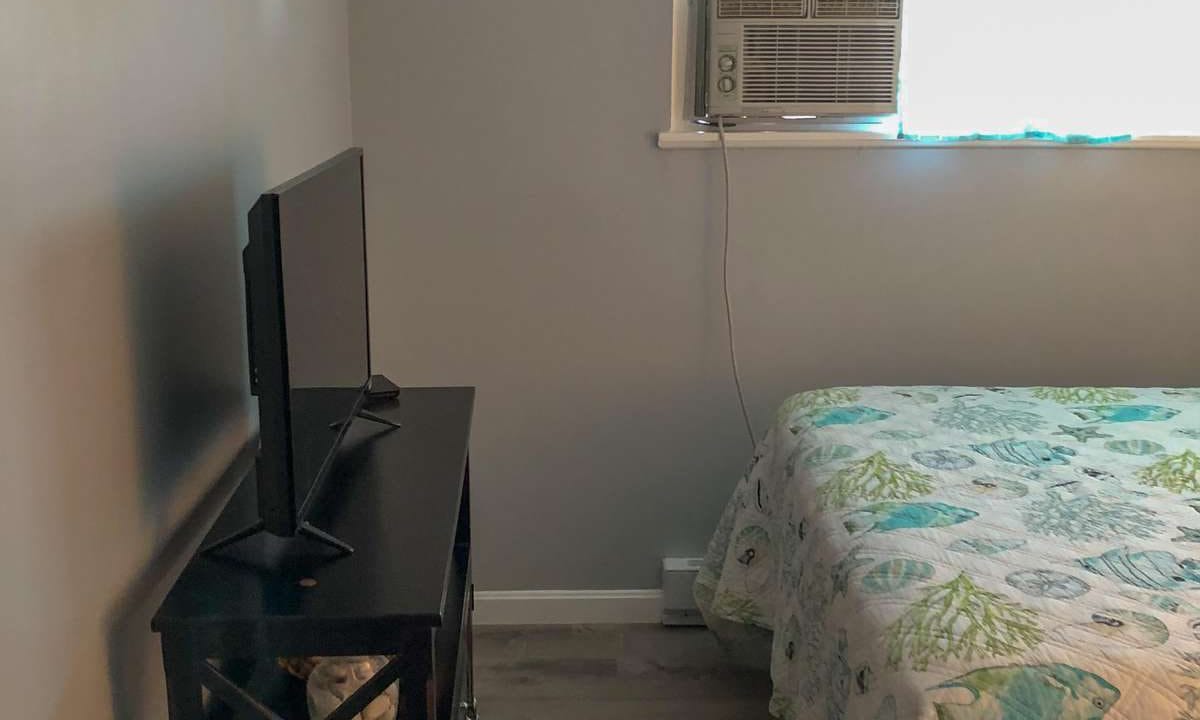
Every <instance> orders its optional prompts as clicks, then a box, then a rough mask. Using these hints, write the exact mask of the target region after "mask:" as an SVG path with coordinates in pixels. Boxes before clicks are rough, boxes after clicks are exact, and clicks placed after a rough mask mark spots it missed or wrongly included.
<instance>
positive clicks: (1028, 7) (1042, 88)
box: [660, 0, 1200, 147]
mask: <svg viewBox="0 0 1200 720" xmlns="http://www.w3.org/2000/svg"><path fill="white" fill-rule="evenodd" d="M709 1H710V2H711V1H713V0H709ZM812 5H813V3H812V2H811V0H810V2H809V3H808V6H812ZM700 7H703V2H698V0H675V57H674V75H673V77H674V94H673V98H672V106H673V114H672V118H673V119H672V131H673V132H669V133H663V135H662V136H660V145H661V146H663V147H703V146H707V145H710V144H711V143H712V142H713V138H712V137H709V136H703V135H702V136H699V137H694V136H695V135H696V132H697V130H698V128H697V126H696V125H695V124H694V123H693V122H692V112H693V110H692V108H693V107H694V101H693V99H692V96H691V92H692V89H693V88H694V85H695V77H696V75H695V72H694V69H695V63H696V61H697V58H696V57H695V56H694V53H695V42H694V39H695V32H696V29H697V26H696V13H697V12H698V9H699V8H700ZM806 17H807V13H806ZM812 17H814V18H815V17H816V15H813V16H812ZM810 22H811V21H810ZM1196 28H1200V2H1197V1H1196V0H1138V2H1129V1H1128V0H1088V1H1087V2H1085V1H1084V0H1054V2H1048V3H1034V4H1030V3H1023V4H1022V3H1018V4H1012V3H983V2H978V1H977V0H904V2H903V25H902V37H903V41H902V45H901V52H900V73H899V113H898V115H897V116H896V117H895V118H890V119H889V120H890V122H885V123H883V124H879V125H858V126H853V127H851V126H845V125H838V124H837V123H836V122H831V121H830V119H828V118H823V119H818V120H802V121H795V122H782V123H781V122H774V123H770V124H767V125H764V126H759V125H755V124H754V123H742V124H741V127H740V128H739V130H752V129H765V130H770V131H779V130H816V132H809V133H804V134H803V136H804V138H803V139H798V140H793V139H792V138H796V137H798V136H801V135H802V134H801V133H782V134H781V133H778V132H776V133H775V134H774V135H772V136H770V137H768V133H751V132H745V133H741V137H740V138H739V141H740V142H739V144H744V145H759V146H771V145H789V144H813V143H816V144H853V145H869V144H876V143H879V142H886V141H888V140H889V139H890V140H892V141H894V140H895V139H896V138H897V137H898V136H899V137H903V138H905V139H909V140H914V141H933V142H937V141H971V140H996V139H1006V140H1021V141H1024V140H1056V141H1068V142H1085V143H1109V142H1111V141H1119V140H1128V139H1131V138H1139V139H1143V143H1142V146H1150V145H1160V146H1163V147H1180V146H1186V147H1191V146H1193V145H1194V146H1195V147H1200V142H1197V140H1198V139H1200V92H1197V91H1196V89H1195V88H1196V87H1197V83H1196V80H1195V68H1196V65H1197V63H1196V60H1197V58H1196V55H1197V51H1196V50H1195V48H1196V44H1195V40H1194V37H1195V32H1196ZM864 130H865V131H866V132H863V131H864ZM781 135H784V136H790V137H789V138H788V139H782V138H781ZM754 136H758V137H754ZM1166 136H1184V137H1182V138H1177V139H1171V138H1169V137H1166ZM813 138H816V139H815V140H814V139H813ZM856 138H857V139H856ZM1146 138H1151V139H1152V140H1150V141H1147V140H1146ZM981 144H982V143H981Z"/></svg>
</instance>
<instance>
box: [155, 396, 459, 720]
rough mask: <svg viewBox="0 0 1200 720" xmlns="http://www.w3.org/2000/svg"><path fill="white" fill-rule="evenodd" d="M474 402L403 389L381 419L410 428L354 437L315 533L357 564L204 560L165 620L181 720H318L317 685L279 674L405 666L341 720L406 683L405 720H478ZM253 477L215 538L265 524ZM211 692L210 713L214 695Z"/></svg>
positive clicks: (254, 545)
mask: <svg viewBox="0 0 1200 720" xmlns="http://www.w3.org/2000/svg"><path fill="white" fill-rule="evenodd" d="M473 403H474V390H473V389H472V388H428V389H404V390H401V392H400V395H399V397H397V398H396V400H395V401H392V402H389V403H385V404H380V405H372V406H371V410H372V411H373V412H375V413H378V414H379V415H380V416H382V417H384V418H387V419H388V420H391V421H394V422H398V423H400V425H401V426H402V427H401V429H399V430H392V431H390V432H387V431H380V430H377V429H375V427H374V426H372V425H370V424H368V423H361V424H357V423H356V424H355V425H354V426H353V427H352V428H351V429H350V430H349V431H348V432H347V434H346V438H345V441H344V442H343V445H342V448H341V450H340V452H339V455H338V458H337V460H336V464H335V466H334V469H333V471H332V473H331V474H330V476H329V479H328V480H327V482H326V485H325V487H324V489H323V492H322V496H323V497H322V499H321V501H320V502H318V504H317V505H316V506H315V509H314V511H313V513H312V520H313V522H314V523H316V524H318V525H319V526H320V527H323V528H328V529H329V532H330V533H331V534H333V535H335V536H337V537H338V538H343V539H345V540H346V542H348V543H351V544H352V545H353V546H354V548H355V550H356V552H355V553H354V554H353V555H349V556H346V555H343V554H341V553H338V552H337V551H336V550H332V549H327V548H324V547H322V546H320V545H316V544H312V543H306V542H305V541H304V540H303V539H291V540H282V539H279V538H275V537H272V536H268V535H257V536H254V537H250V538H247V539H245V540H243V541H242V542H240V543H238V544H237V545H235V546H231V547H228V548H226V549H224V550H223V551H222V552H221V553H220V554H217V555H199V554H197V555H196V556H195V557H193V558H192V560H191V562H189V563H188V566H187V568H186V569H185V570H184V571H183V574H182V575H180V577H179V579H178V580H177V581H176V583H175V586H174V587H173V588H172V589H171V592H170V593H169V594H168V595H167V598H166V600H164V601H163V604H162V607H160V608H159V610H158V612H157V613H156V614H155V616H154V621H153V623H152V627H153V629H154V631H155V632H159V633H161V634H162V644H163V665H164V667H165V669H166V675H167V695H168V702H169V705H170V718H171V720H201V719H204V720H209V719H212V718H266V719H267V720H281V719H282V720H304V719H305V718H307V717H308V714H307V710H306V706H305V691H304V684H303V682H301V681H300V680H297V679H295V678H293V677H292V676H291V675H288V674H287V673H286V672H285V671H284V670H282V669H281V668H280V667H279V665H278V663H277V662H276V659H277V658H279V657H297V656H333V655H385V656H391V657H393V659H392V660H391V661H390V662H389V663H388V664H387V665H386V666H385V667H384V668H383V669H382V670H381V671H379V673H377V674H376V676H375V677H374V678H372V679H371V680H370V681H368V682H367V684H366V685H364V686H363V687H362V689H361V690H360V691H359V692H357V693H355V694H353V695H351V696H350V697H349V698H348V699H347V700H346V702H345V703H344V704H343V705H342V707H341V708H339V709H338V710H337V711H336V712H335V713H334V714H333V715H330V716H329V717H330V718H331V720H348V719H349V718H352V717H354V716H355V715H357V714H358V713H359V712H360V711H361V710H362V709H363V708H364V707H366V705H367V704H368V703H369V702H370V701H371V700H373V699H374V698H375V697H377V696H378V695H379V694H380V693H381V692H383V691H384V690H385V689H386V688H387V687H388V686H390V685H391V684H392V683H393V682H395V681H397V680H399V682H400V693H401V705H402V707H401V717H402V718H404V720H463V719H465V718H473V717H474V716H475V702H474V693H473V678H472V664H471V663H472V660H471V658H472V652H471V611H472V606H473V586H472V584H471V577H472V576H471V511H470V480H469V470H468V462H467V444H468V438H469V435H470V426H471V413H472V408H473ZM254 485H255V483H254V477H253V475H249V476H247V477H246V478H245V479H244V480H243V481H242V483H241V486H240V487H239V488H238V490H237V492H236V493H235V494H234V496H233V498H232V499H231V500H230V501H229V504H228V505H227V506H226V508H225V510H224V511H223V512H222V513H221V516H220V518H219V519H218V520H217V522H216V523H215V524H214V526H213V528H212V530H211V531H210V532H209V538H210V539H216V538H221V537H225V536H228V535H229V533H231V532H234V531H236V530H237V529H238V528H240V527H246V526H247V525H249V524H251V523H252V522H253V520H254V518H255V507H254V502H255V487H254ZM204 688H206V689H207V690H208V691H209V700H208V701H207V702H206V701H205V700H204V693H203V689H204Z"/></svg>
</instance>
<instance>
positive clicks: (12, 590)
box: [0, 0, 351, 719]
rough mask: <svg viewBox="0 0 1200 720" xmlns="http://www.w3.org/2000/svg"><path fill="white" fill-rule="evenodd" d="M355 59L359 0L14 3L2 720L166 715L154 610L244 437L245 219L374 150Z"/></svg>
mask: <svg viewBox="0 0 1200 720" xmlns="http://www.w3.org/2000/svg"><path fill="white" fill-rule="evenodd" d="M347 55H348V50H347V10H346V3H345V1H344V0H212V1H207V0H206V1H204V2H195V1H192V0H172V1H170V2H166V1H164V0H114V1H113V2H104V3H96V2H91V1H90V0H53V1H50V2H46V1H43V0H17V2H16V4H15V6H14V4H13V3H7V4H6V5H5V9H4V20H3V22H2V23H0V157H3V158H4V163H3V168H4V169H3V171H2V172H0V226H2V227H3V249H2V251H0V252H2V254H0V343H2V345H0V398H3V407H4V410H3V412H0V449H2V452H0V477H2V478H3V491H2V492H3V494H2V498H3V499H2V500H0V528H3V540H2V543H3V544H2V546H0V568H3V573H4V581H3V584H4V591H3V593H0V637H3V638H4V659H3V660H0V677H2V678H3V680H2V682H0V687H3V692H0V697H2V698H3V699H2V700H0V705H2V706H3V708H4V710H3V713H2V714H3V715H4V716H5V717H13V718H26V719H28V718H63V719H65V718H76V717H97V718H104V717H119V718H122V719H124V718H135V717H146V718H162V717H165V716H166V715H165V709H164V700H163V692H164V691H163V684H162V677H161V664H160V658H159V656H158V646H157V642H156V638H155V636H153V635H151V634H150V631H149V625H148V623H149V613H150V612H151V611H152V609H153V604H154V602H155V601H156V600H157V598H148V597H145V595H146V594H147V593H149V594H153V593H154V592H158V591H159V590H161V588H160V587H159V586H160V585H161V584H162V583H161V577H159V576H170V575H171V574H172V572H173V571H174V570H175V568H173V567H170V565H171V562H172V559H173V558H174V559H177V557H178V556H179V555H181V554H182V553H183V552H184V550H186V545H187V544H188V542H187V541H186V540H185V541H183V542H182V545H183V546H184V547H182V548H181V547H174V548H173V550H172V552H170V553H166V554H164V542H165V541H166V539H167V538H168V537H169V536H170V535H171V533H172V530H173V529H174V528H175V527H176V526H177V525H178V523H179V522H180V520H181V518H182V517H183V516H185V515H186V514H187V512H188V510H190V509H191V508H192V507H193V505H194V504H195V503H196V501H197V499H198V498H200V497H201V496H202V495H203V494H204V492H205V491H206V490H207V489H208V488H209V487H210V486H211V485H212V484H213V481H214V480H215V479H216V477H217V476H218V475H219V474H220V472H221V470H222V468H223V467H224V466H225V465H226V464H227V463H228V462H229V460H230V458H231V457H232V456H233V455H234V453H235V452H236V450H237V448H238V447H239V446H240V445H242V444H243V443H244V442H245V440H246V437H247V432H248V422H247V418H248V411H249V405H248V402H247V397H248V396H247V390H246V382H245V379H244V378H245V359H244V358H245V349H244V347H245V346H244V339H243V312H242V290H241V265H240V255H239V253H240V248H241V246H242V245H244V243H245V220H244V218H245V213H246V211H247V210H248V208H249V205H250V203H251V202H252V201H253V199H254V198H255V196H256V195H257V194H258V193H259V192H261V191H262V190H264V189H266V188H267V187H269V186H271V185H272V184H274V183H277V182H279V181H281V180H283V179H286V178H287V177H289V176H290V175H292V174H295V173H296V172H299V171H301V170H303V169H305V168H306V167H308V166H310V165H312V164H315V163H316V162H319V161H320V160H323V159H324V158H325V157H327V156H329V155H332V154H333V153H335V152H337V151H339V150H342V149H344V148H345V147H347V146H349V145H350V144H351V121H350V98H349V70H348V63H347ZM178 544H179V542H178V541H177V542H176V545H178Z"/></svg>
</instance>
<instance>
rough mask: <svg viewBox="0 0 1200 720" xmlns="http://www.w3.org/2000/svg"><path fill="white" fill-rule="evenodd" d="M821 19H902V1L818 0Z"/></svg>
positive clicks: (818, 11)
mask: <svg viewBox="0 0 1200 720" xmlns="http://www.w3.org/2000/svg"><path fill="white" fill-rule="evenodd" d="M816 2H817V11H816V13H815V16H816V17H819V18H884V19H897V18H899V17H900V0H816Z"/></svg>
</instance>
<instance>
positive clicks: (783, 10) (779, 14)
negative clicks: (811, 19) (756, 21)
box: [717, 0, 808, 18]
mask: <svg viewBox="0 0 1200 720" xmlns="http://www.w3.org/2000/svg"><path fill="white" fill-rule="evenodd" d="M717 17H721V18H803V17H808V0H720V2H719V4H718V5H717Z"/></svg>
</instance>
